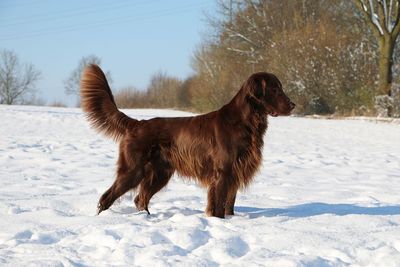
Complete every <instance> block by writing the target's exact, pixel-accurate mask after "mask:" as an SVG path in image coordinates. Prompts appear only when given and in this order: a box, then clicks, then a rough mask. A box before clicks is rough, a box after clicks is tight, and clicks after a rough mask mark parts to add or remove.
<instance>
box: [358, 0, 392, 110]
mask: <svg viewBox="0 0 400 267" xmlns="http://www.w3.org/2000/svg"><path fill="white" fill-rule="evenodd" d="M355 4H356V6H357V7H358V9H359V10H360V11H361V12H362V13H363V14H364V17H365V19H366V21H367V23H368V25H369V28H370V29H371V30H372V32H373V34H374V35H375V37H376V39H377V40H378V45H379V94H381V95H386V96H388V97H389V98H390V97H391V96H392V82H393V70H392V66H393V54H394V48H395V45H396V40H397V37H398V36H399V33H400V0H368V1H367V0H355ZM391 113H392V107H391V106H390V105H389V106H388V112H387V115H388V116H391Z"/></svg>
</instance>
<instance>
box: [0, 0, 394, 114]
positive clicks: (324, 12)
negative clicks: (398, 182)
mask: <svg viewBox="0 0 400 267" xmlns="http://www.w3.org/2000/svg"><path fill="white" fill-rule="evenodd" d="M217 4H218V10H217V11H218V12H217V13H216V14H215V15H214V16H213V17H210V16H209V17H207V20H208V23H209V31H208V32H206V33H205V34H204V36H203V40H202V42H201V44H199V45H198V46H197V48H196V50H195V51H194V53H193V56H192V60H191V61H192V63H191V65H192V69H193V75H191V76H190V77H187V78H186V79H184V80H181V79H178V78H176V77H172V76H170V75H168V74H166V73H163V72H157V73H155V74H154V75H153V76H152V78H151V81H150V84H149V86H148V87H147V89H146V90H144V91H143V90H137V89H135V87H133V86H132V87H128V88H123V89H121V90H119V91H117V92H116V93H115V100H116V102H117V105H118V106H119V107H122V108H148V107H154V108H177V109H187V110H193V111H197V112H206V111H210V110H213V109H217V108H219V107H220V106H222V105H224V104H225V103H227V102H228V101H229V100H230V99H231V98H232V97H233V95H234V94H235V93H236V92H237V91H238V89H239V88H240V86H241V84H242V83H243V82H244V80H246V79H247V77H248V76H249V75H251V74H252V73H254V72H258V71H268V72H272V73H274V74H276V75H277V76H278V77H279V78H280V80H281V81H282V84H283V87H284V90H285V92H287V94H288V95H289V96H290V97H291V99H292V100H293V101H294V102H295V103H296V104H297V106H296V112H297V113H299V114H336V115H383V116H400V75H399V74H400V62H399V61H400V60H399V58H400V48H399V46H398V45H396V43H397V39H398V38H397V37H398V35H399V32H400V23H399V20H400V0H387V1H378V0H371V1H369V0H368V1H367V0H353V1H347V0H319V1H307V0H282V1H267V0H240V1H239V0H217ZM1 62H2V61H0V91H4V85H2V83H3V80H4V79H3V78H2V75H1V72H2V71H3V70H2V66H1V65H2V64H1ZM88 63H96V64H100V63H101V60H100V58H98V57H96V56H89V57H84V58H82V59H81V61H80V62H79V64H78V67H77V69H76V70H74V71H73V72H72V73H71V75H70V77H68V78H67V79H66V81H65V89H66V92H67V93H69V94H76V93H77V92H78V89H79V80H80V73H81V71H82V69H83V67H84V66H85V65H86V64H88ZM106 75H107V77H108V79H111V74H110V73H109V72H107V74H106ZM39 76H40V75H39V73H36V74H35V75H33V80H34V81H35V79H38V78H39ZM111 80H112V79H111ZM4 99H6V98H4V96H3V95H1V94H0V101H2V100H3V102H4Z"/></svg>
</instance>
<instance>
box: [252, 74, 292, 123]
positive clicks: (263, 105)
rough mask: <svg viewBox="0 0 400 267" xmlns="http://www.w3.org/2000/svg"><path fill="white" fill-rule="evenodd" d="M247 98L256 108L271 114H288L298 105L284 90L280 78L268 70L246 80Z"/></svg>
mask: <svg viewBox="0 0 400 267" xmlns="http://www.w3.org/2000/svg"><path fill="white" fill-rule="evenodd" d="M245 87H246V89H247V99H248V101H249V102H250V104H251V105H253V107H254V108H256V109H258V110H263V111H264V112H265V113H267V114H269V115H271V116H274V117H276V116H282V115H283V116H287V115H290V113H291V111H292V110H293V109H294V107H295V106H296V105H295V104H294V103H293V102H292V101H290V99H289V98H288V97H287V96H286V94H285V93H284V92H283V90H282V84H281V82H280V81H279V79H278V78H277V77H276V76H275V75H273V74H271V73H267V72H259V73H255V74H253V75H251V76H250V78H249V79H248V80H247V81H246V83H245Z"/></svg>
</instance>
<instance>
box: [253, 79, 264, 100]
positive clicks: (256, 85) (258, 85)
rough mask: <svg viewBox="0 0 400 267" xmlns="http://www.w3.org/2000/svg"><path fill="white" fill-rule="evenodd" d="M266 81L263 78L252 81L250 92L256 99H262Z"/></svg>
mask: <svg viewBox="0 0 400 267" xmlns="http://www.w3.org/2000/svg"><path fill="white" fill-rule="evenodd" d="M266 86H267V83H266V82H265V80H264V79H256V80H254V81H253V83H252V86H251V87H252V88H251V93H252V95H254V97H255V98H257V99H258V100H262V99H263V98H264V97H265V89H266Z"/></svg>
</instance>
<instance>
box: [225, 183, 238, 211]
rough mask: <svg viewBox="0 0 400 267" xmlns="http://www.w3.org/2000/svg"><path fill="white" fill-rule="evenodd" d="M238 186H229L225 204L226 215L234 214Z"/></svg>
mask: <svg viewBox="0 0 400 267" xmlns="http://www.w3.org/2000/svg"><path fill="white" fill-rule="evenodd" d="M237 190H238V189H237V187H232V188H229V190H228V196H227V199H226V205H225V215H234V207H235V200H236V193H237Z"/></svg>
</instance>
